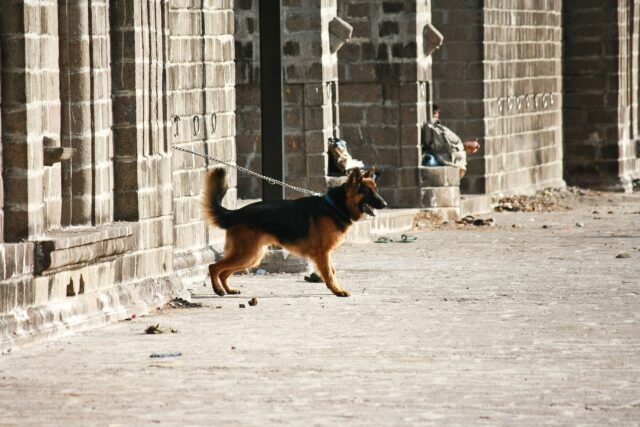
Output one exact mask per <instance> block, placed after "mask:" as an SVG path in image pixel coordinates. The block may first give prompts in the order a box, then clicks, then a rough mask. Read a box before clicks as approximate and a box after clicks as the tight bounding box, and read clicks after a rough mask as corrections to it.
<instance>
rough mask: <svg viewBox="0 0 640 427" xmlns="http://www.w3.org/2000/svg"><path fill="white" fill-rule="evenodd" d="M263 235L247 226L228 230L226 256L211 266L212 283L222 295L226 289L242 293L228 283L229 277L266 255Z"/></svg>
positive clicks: (233, 292) (228, 291)
mask: <svg viewBox="0 0 640 427" xmlns="http://www.w3.org/2000/svg"><path fill="white" fill-rule="evenodd" d="M262 237H263V236H260V235H259V234H257V233H256V232H254V231H251V230H249V229H246V228H239V229H234V230H228V231H227V237H226V242H225V255H224V258H222V259H221V260H220V261H218V262H217V263H215V264H213V265H212V266H210V268H209V272H210V275H211V284H212V286H213V290H214V292H215V293H216V294H218V295H220V294H219V293H218V291H217V290H216V285H218V288H219V289H218V290H220V291H221V292H222V295H224V292H225V291H226V293H228V294H230V295H233V294H239V293H240V291H239V290H237V289H234V288H232V287H230V286H229V285H228V279H229V277H230V276H231V275H232V274H233V273H235V272H236V271H239V270H242V269H244V268H247V267H251V266H253V265H255V264H257V263H259V262H260V260H261V259H262V255H264V251H263V246H264V243H263V242H262V241H261V240H263V239H262Z"/></svg>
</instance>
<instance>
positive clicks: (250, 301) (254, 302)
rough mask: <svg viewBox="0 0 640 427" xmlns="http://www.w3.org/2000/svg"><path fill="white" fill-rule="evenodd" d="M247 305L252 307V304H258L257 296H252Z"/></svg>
mask: <svg viewBox="0 0 640 427" xmlns="http://www.w3.org/2000/svg"><path fill="white" fill-rule="evenodd" d="M249 305H250V306H251V307H253V306H254V305H258V299H257V298H255V297H254V298H251V299H250V300H249Z"/></svg>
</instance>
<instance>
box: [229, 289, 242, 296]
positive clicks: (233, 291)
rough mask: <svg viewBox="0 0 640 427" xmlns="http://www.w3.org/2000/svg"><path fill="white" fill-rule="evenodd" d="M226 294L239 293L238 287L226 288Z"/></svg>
mask: <svg viewBox="0 0 640 427" xmlns="http://www.w3.org/2000/svg"><path fill="white" fill-rule="evenodd" d="M227 294H229V295H240V291H239V290H238V289H227Z"/></svg>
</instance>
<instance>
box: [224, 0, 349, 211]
mask: <svg viewBox="0 0 640 427" xmlns="http://www.w3.org/2000/svg"><path fill="white" fill-rule="evenodd" d="M336 3H337V2H336V0H322V1H320V2H300V1H284V2H283V14H284V17H283V20H284V28H283V43H284V46H283V55H284V58H283V67H284V80H285V81H284V115H285V118H284V127H285V130H284V132H285V157H286V159H285V181H286V182H288V183H290V184H293V185H297V186H302V187H308V188H311V189H313V190H316V191H324V190H325V189H326V187H327V177H326V174H327V140H328V138H329V137H331V136H333V134H334V129H335V131H336V133H338V132H339V130H338V125H339V111H338V92H339V90H338V73H337V55H336V47H337V44H336V40H335V39H334V40H333V43H334V44H333V47H332V39H331V36H330V32H329V25H330V23H331V21H332V20H334V18H335V17H336V16H337V6H336ZM235 12H236V21H237V26H236V41H235V43H236V57H237V61H236V75H237V79H238V84H237V94H238V163H239V164H240V165H242V166H245V167H248V168H250V169H252V170H255V171H260V162H261V158H260V115H259V114H260V111H259V106H260V85H259V82H260V80H259V79H260V70H259V61H260V57H259V54H260V49H259V31H258V1H257V0H241V1H238V2H236V3H235ZM333 25H335V22H334V24H333ZM334 37H335V36H334ZM238 186H239V191H240V193H241V195H242V197H245V198H255V197H260V182H258V181H256V180H255V178H252V177H246V176H242V175H241V176H239V177H238ZM286 196H287V197H288V198H291V197H300V196H301V194H299V193H296V192H290V191H289V190H287V193H286Z"/></svg>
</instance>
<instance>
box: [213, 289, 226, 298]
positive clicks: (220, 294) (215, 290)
mask: <svg viewBox="0 0 640 427" xmlns="http://www.w3.org/2000/svg"><path fill="white" fill-rule="evenodd" d="M213 292H215V293H216V295H218V296H219V297H223V296H224V289H222V288H220V289H218V288H213Z"/></svg>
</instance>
